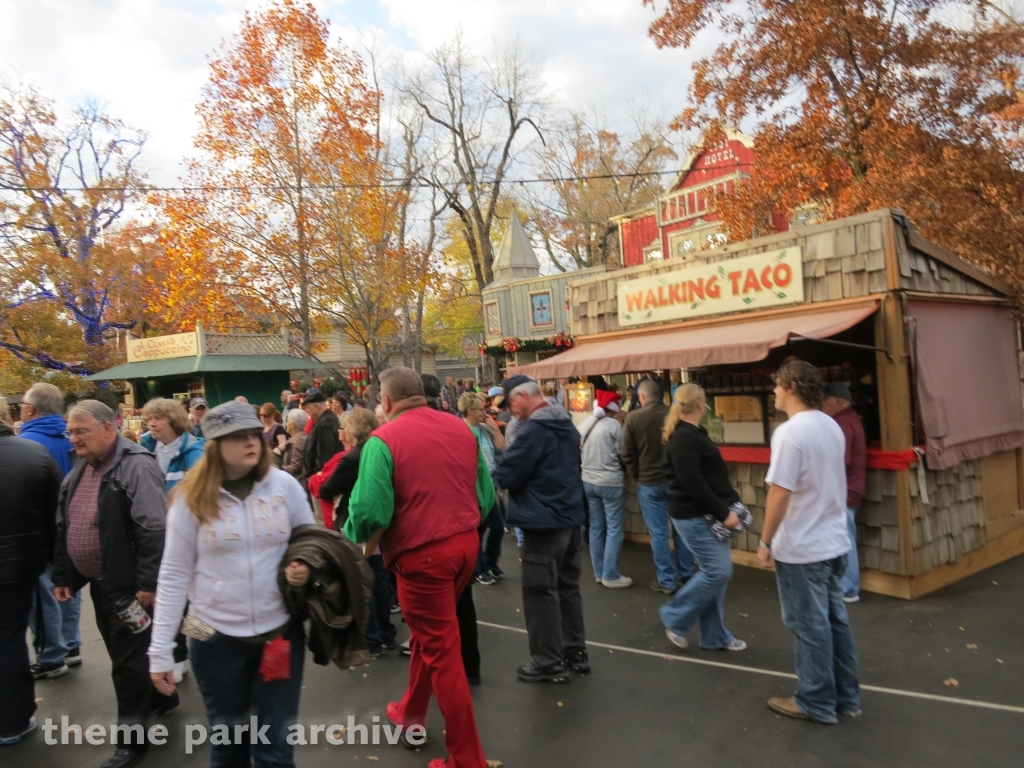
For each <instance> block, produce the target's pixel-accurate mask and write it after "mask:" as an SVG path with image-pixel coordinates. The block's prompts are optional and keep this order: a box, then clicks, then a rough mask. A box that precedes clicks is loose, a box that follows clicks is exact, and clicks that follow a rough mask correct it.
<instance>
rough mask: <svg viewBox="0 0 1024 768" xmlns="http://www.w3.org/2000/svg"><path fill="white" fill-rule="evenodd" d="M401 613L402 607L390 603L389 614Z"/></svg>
mask: <svg viewBox="0 0 1024 768" xmlns="http://www.w3.org/2000/svg"><path fill="white" fill-rule="evenodd" d="M401 612H402V606H400V605H399V604H398V603H392V604H391V613H401Z"/></svg>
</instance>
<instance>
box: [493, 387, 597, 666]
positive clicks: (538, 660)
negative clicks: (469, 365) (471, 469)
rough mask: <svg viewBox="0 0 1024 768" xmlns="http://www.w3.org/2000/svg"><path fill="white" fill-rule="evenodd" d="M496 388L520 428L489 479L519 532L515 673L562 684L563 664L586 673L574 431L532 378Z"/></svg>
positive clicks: (577, 439) (577, 444)
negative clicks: (519, 636)
mask: <svg viewBox="0 0 1024 768" xmlns="http://www.w3.org/2000/svg"><path fill="white" fill-rule="evenodd" d="M501 386H502V388H503V389H504V390H505V394H506V397H507V399H508V402H509V407H510V408H511V409H512V413H513V414H515V416H516V417H517V418H518V419H519V420H520V421H521V422H522V426H520V427H519V430H518V432H517V433H516V439H515V442H514V443H512V444H511V445H510V446H509V447H508V450H507V451H506V452H505V454H504V456H503V457H502V460H501V463H500V464H498V465H497V466H496V467H495V468H494V472H493V473H492V475H491V477H492V479H493V480H494V484H495V485H496V486H498V487H499V488H507V489H508V490H509V504H508V510H507V512H508V514H507V518H506V520H507V522H508V524H509V525H513V526H516V527H517V528H522V530H523V546H522V550H521V559H522V561H523V573H522V579H523V616H524V617H525V619H526V632H527V636H528V637H529V640H530V656H531V657H532V659H533V661H532V663H530V664H526V665H524V666H522V667H519V669H517V670H516V675H517V676H518V677H519V679H520V680H523V681H524V682H552V683H565V682H568V681H569V672H568V669H567V666H568V667H571V668H572V669H574V670H576V671H577V672H581V673H584V672H589V671H590V661H589V660H588V658H587V646H586V637H585V634H584V630H583V599H582V598H581V597H580V538H581V537H580V527H581V526H582V525H583V518H584V508H583V480H582V478H581V476H580V433H579V432H578V431H577V429H576V427H575V426H574V425H573V423H572V419H571V418H570V417H569V414H568V413H566V412H565V410H564V409H563V408H561V407H560V406H558V405H552V404H551V403H550V402H548V401H547V400H546V399H545V398H544V395H543V394H541V391H540V387H538V386H537V382H535V381H533V380H532V379H530V378H528V377H526V376H513V377H512V378H510V379H507V380H506V381H504V382H502V385H501Z"/></svg>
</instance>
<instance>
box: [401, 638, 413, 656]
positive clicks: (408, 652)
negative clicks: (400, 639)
mask: <svg viewBox="0 0 1024 768" xmlns="http://www.w3.org/2000/svg"><path fill="white" fill-rule="evenodd" d="M398 648H399V651H398V652H399V653H400V654H402V655H403V656H412V648H410V647H409V641H408V640H406V641H405V642H404V643H402V644H401V645H400V646H398Z"/></svg>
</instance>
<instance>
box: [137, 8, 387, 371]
mask: <svg viewBox="0 0 1024 768" xmlns="http://www.w3.org/2000/svg"><path fill="white" fill-rule="evenodd" d="M379 108H380V94H378V93H377V92H375V91H373V90H371V89H370V88H369V87H368V86H367V85H366V77H365V73H364V71H363V66H362V63H361V61H360V60H359V58H358V57H357V56H356V55H355V54H353V53H351V52H349V51H347V50H345V49H344V48H342V47H340V46H338V45H336V44H334V43H333V42H332V41H331V39H330V31H329V28H328V25H327V23H326V22H325V21H324V20H322V19H321V18H320V17H319V16H318V15H317V13H316V11H315V10H314V8H313V6H312V5H311V4H309V3H303V2H294V1H293V0H284V1H283V2H280V3H278V4H276V5H272V6H270V7H268V8H266V9H265V10H262V11H259V12H254V13H247V14H246V15H245V16H244V18H243V20H242V23H241V27H240V30H239V32H238V33H237V34H236V35H235V36H234V37H233V38H232V39H231V40H230V41H229V42H228V43H226V44H225V45H224V46H223V47H222V48H221V49H220V50H219V51H218V53H217V55H216V57H215V58H214V59H213V61H212V62H211V64H210V80H209V82H208V83H207V85H206V86H205V88H204V90H203V97H202V100H201V102H200V104H199V106H198V108H197V113H198V116H199V131H198V133H197V135H196V137H195V147H196V150H197V154H196V156H195V158H194V159H193V160H192V161H191V163H190V164H189V170H188V173H187V176H186V178H185V179H184V180H183V186H184V187H186V190H185V191H181V192H174V193H168V194H165V195H162V196H160V197H159V198H157V199H156V201H157V202H158V203H159V204H160V206H161V208H162V212H163V214H164V217H165V224H164V226H163V234H162V243H163V245H164V248H165V261H164V268H163V269H162V270H160V271H158V273H157V279H156V280H154V281H153V283H154V285H153V287H154V289H157V290H158V291H159V289H160V287H161V286H167V289H166V291H164V293H162V294H160V295H158V296H156V298H157V302H156V304H157V306H163V307H166V312H165V316H167V315H176V317H175V321H176V322H177V323H178V324H179V325H181V326H187V325H188V324H189V323H190V322H194V321H195V320H200V321H202V322H204V323H207V324H212V325H214V326H217V325H225V326H229V327H232V328H239V327H252V328H262V327H268V328H269V327H274V328H278V327H280V326H281V325H287V326H289V327H291V328H294V329H296V330H297V331H298V339H299V346H300V348H301V351H303V352H309V351H315V350H313V336H314V334H315V333H316V332H317V331H318V330H323V329H324V328H326V327H327V323H328V322H329V321H330V320H331V319H333V318H337V317H338V316H344V315H345V314H346V312H347V310H348V305H349V303H350V302H351V301H352V299H353V293H352V291H350V290H347V286H343V285H341V284H340V280H341V272H342V264H341V263H340V262H339V259H340V258H341V255H344V259H345V263H344V268H345V269H346V270H347V271H348V272H349V273H350V274H352V275H358V278H357V279H359V280H362V281H363V286H362V287H364V288H365V287H366V285H365V284H366V283H367V281H372V280H378V282H380V281H381V280H387V281H388V283H389V284H388V290H389V291H390V290H394V289H395V288H396V286H398V284H400V283H401V282H402V281H401V280H397V279H393V275H397V276H401V274H402V271H401V269H400V263H399V259H398V256H397V254H396V253H395V248H394V243H393V237H392V230H393V227H394V219H395V216H394V215H393V208H394V205H395V197H396V195H395V194H393V193H392V192H393V191H388V190H379V189H376V188H377V187H378V186H379V185H381V184H382V183H384V182H387V173H386V170H385V168H384V167H383V164H382V163H381V162H380V161H379V152H380V149H381V146H380V142H379V140H378V139H377V135H376V131H375V126H376V124H377V121H378V117H379ZM389 260H390V262H389ZM389 264H393V267H394V268H393V269H389ZM175 278H178V279H177V281H176V280H175ZM399 287H400V286H399ZM379 292H380V293H383V292H384V291H383V290H381V291H379ZM363 298H364V299H365V297H363ZM167 319H168V321H170V319H171V318H170V317H168V318H167Z"/></svg>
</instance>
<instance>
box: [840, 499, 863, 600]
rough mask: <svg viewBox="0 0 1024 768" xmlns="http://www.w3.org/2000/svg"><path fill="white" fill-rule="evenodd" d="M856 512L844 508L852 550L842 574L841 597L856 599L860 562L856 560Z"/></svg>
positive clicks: (858, 591) (850, 508)
mask: <svg viewBox="0 0 1024 768" xmlns="http://www.w3.org/2000/svg"><path fill="white" fill-rule="evenodd" d="M856 514H857V510H855V509H854V508H853V507H847V508H846V528H847V530H849V532H850V543H851V544H853V549H851V550H850V551H849V553H847V558H848V559H849V562H847V564H846V573H844V574H843V597H857V596H858V595H859V594H860V561H859V560H858V559H857V520H856Z"/></svg>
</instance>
